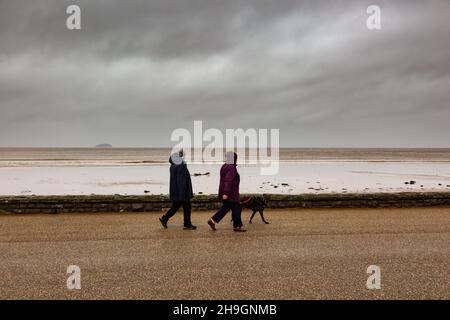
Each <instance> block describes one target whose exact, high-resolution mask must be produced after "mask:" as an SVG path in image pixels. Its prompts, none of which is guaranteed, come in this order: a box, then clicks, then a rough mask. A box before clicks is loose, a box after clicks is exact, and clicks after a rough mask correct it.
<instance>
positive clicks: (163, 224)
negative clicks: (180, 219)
mask: <svg viewBox="0 0 450 320" xmlns="http://www.w3.org/2000/svg"><path fill="white" fill-rule="evenodd" d="M159 222H161V224H162V226H163V227H164V229H167V221H164V219H163V218H159Z"/></svg>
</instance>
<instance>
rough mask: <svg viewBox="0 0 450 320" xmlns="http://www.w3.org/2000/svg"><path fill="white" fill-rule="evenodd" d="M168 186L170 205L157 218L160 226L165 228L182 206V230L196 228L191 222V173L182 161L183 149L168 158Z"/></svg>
mask: <svg viewBox="0 0 450 320" xmlns="http://www.w3.org/2000/svg"><path fill="white" fill-rule="evenodd" d="M169 162H170V187H169V195H170V201H172V207H171V208H170V209H169V211H167V213H166V214H165V215H163V216H162V217H161V218H159V221H160V222H161V224H162V226H163V227H164V228H166V229H167V222H168V221H169V219H170V218H171V217H173V216H174V215H175V213H177V211H178V209H180V207H183V213H184V228H183V229H184V230H195V229H197V227H196V226H194V225H193V224H192V222H191V199H192V197H193V196H194V195H193V192H192V182H191V174H190V173H189V170H188V168H187V165H186V162H184V161H183V151H182V150H181V151H179V152H176V153H174V154H172V155H171V157H170V159H169Z"/></svg>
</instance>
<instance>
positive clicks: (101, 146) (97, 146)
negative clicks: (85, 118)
mask: <svg viewBox="0 0 450 320" xmlns="http://www.w3.org/2000/svg"><path fill="white" fill-rule="evenodd" d="M95 147H96V148H112V145H110V144H109V143H101V144H98V145H96V146H95Z"/></svg>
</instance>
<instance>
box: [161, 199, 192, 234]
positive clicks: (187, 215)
mask: <svg viewBox="0 0 450 320" xmlns="http://www.w3.org/2000/svg"><path fill="white" fill-rule="evenodd" d="M180 207H183V214H184V226H185V227H189V226H190V225H191V224H192V222H191V208H192V207H191V201H190V200H187V201H172V207H171V208H170V209H169V211H167V212H166V214H165V215H163V216H162V219H163V220H164V221H165V222H167V221H169V219H170V218H172V217H173V216H174V215H175V213H177V211H178V209H180Z"/></svg>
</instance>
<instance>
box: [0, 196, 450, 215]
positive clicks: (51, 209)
mask: <svg viewBox="0 0 450 320" xmlns="http://www.w3.org/2000/svg"><path fill="white" fill-rule="evenodd" d="M248 196H251V195H241V198H242V199H245V198H246V197H248ZM265 197H266V199H267V202H268V207H269V208H388V207H392V208H399V207H428V206H450V192H439V193H435V192H426V193H419V192H412V193H376V194H300V195H275V194H267V195H265ZM219 205H220V203H219V202H218V201H217V196H216V195H199V196H195V197H194V199H193V200H192V207H193V209H194V210H214V209H216V208H217V207H218V206H219ZM168 207H170V201H169V199H168V197H167V196H159V195H146V196H120V195H110V196H109V195H108V196H100V195H91V196H0V213H17V214H32V213H48V214H57V213H72V212H79V213H81V212H145V211H161V210H165V209H167V208H168Z"/></svg>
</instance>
